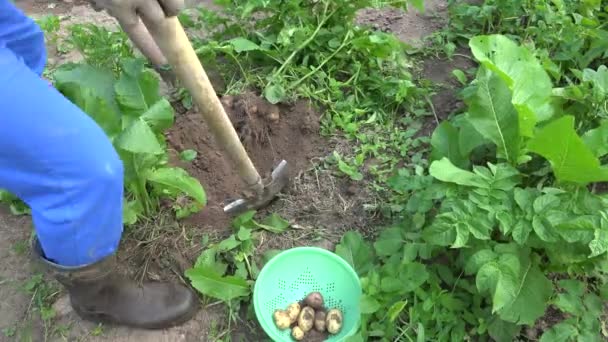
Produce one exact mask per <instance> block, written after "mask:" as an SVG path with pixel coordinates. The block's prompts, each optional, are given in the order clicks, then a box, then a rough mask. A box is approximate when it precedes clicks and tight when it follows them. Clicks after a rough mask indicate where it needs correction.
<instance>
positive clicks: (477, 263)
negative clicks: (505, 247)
mask: <svg viewBox="0 0 608 342" xmlns="http://www.w3.org/2000/svg"><path fill="white" fill-rule="evenodd" d="M497 257H498V255H497V254H496V253H495V252H494V251H493V250H491V249H482V250H480V251H478V252H476V253H475V254H473V255H472V256H471V257H470V258H469V259H468V260H467V263H466V265H465V267H464V270H465V272H466V274H475V273H477V272H478V271H479V269H480V268H481V266H483V265H485V264H487V263H489V262H490V261H493V260H495V259H496V258H497Z"/></svg>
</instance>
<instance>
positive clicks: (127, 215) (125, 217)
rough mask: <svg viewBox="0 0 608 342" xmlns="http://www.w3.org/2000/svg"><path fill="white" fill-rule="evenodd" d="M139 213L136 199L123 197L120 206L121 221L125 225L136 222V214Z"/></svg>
mask: <svg viewBox="0 0 608 342" xmlns="http://www.w3.org/2000/svg"><path fill="white" fill-rule="evenodd" d="M139 213H140V210H139V206H138V203H137V201H127V200H126V199H125V201H124V205H123V207H122V221H123V223H124V224H125V225H127V226H130V225H132V224H134V223H135V222H137V216H138V214H139Z"/></svg>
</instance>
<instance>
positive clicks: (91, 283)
mask: <svg viewBox="0 0 608 342" xmlns="http://www.w3.org/2000/svg"><path fill="white" fill-rule="evenodd" d="M33 247H34V248H33V250H34V254H35V256H36V257H37V259H39V260H40V261H41V262H42V263H43V264H44V265H45V266H46V268H48V269H49V270H50V271H51V273H52V274H53V276H54V277H55V279H57V281H59V282H60V283H61V284H62V285H63V286H65V288H66V289H67V291H68V293H69V294H70V301H71V303H72V307H73V308H74V310H75V311H76V313H78V315H79V316H80V317H82V318H83V319H85V320H90V321H94V322H97V323H109V324H118V325H124V326H130V327H135V328H145V329H164V328H168V327H171V326H175V325H179V324H182V323H184V322H186V321H188V320H190V318H192V317H193V316H194V314H195V313H196V311H197V310H198V298H197V296H196V295H195V294H194V293H193V292H192V291H190V289H189V288H187V287H185V286H182V285H178V284H172V283H160V282H147V283H143V284H139V283H137V282H135V281H133V280H131V279H128V278H127V277H125V276H123V275H120V274H116V273H117V272H116V270H117V267H116V266H117V265H116V257H115V256H111V257H108V258H106V259H104V260H101V261H99V262H97V263H95V264H92V265H89V266H85V267H78V268H73V267H63V266H60V265H57V264H55V263H53V262H51V261H49V260H47V259H46V258H44V256H43V253H42V249H41V247H40V244H39V243H38V241H35V242H34V246H33Z"/></svg>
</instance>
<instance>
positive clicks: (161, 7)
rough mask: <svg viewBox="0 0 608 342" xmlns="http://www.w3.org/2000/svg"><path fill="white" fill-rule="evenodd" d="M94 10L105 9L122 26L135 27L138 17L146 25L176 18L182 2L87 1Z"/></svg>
mask: <svg viewBox="0 0 608 342" xmlns="http://www.w3.org/2000/svg"><path fill="white" fill-rule="evenodd" d="M89 1H90V2H91V3H92V5H93V7H94V8H95V9H96V10H102V9H105V10H106V11H108V13H109V14H110V15H111V16H113V17H115V18H116V19H118V21H119V22H120V24H121V25H122V26H123V27H124V26H133V25H137V23H138V21H139V19H140V17H141V19H144V21H145V22H146V23H147V24H154V23H159V22H161V21H162V20H163V19H164V18H166V17H172V16H176V15H177V14H178V13H179V12H180V11H181V10H182V9H183V8H184V0H89Z"/></svg>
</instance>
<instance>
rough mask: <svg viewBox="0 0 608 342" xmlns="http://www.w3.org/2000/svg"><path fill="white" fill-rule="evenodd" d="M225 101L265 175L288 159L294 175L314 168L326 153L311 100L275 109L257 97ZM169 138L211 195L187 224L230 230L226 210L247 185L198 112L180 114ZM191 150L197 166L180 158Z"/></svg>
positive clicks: (247, 95)
mask: <svg viewBox="0 0 608 342" xmlns="http://www.w3.org/2000/svg"><path fill="white" fill-rule="evenodd" d="M221 102H222V104H223V105H224V108H225V110H226V112H227V113H228V115H229V116H230V119H231V121H232V123H233V125H234V127H235V128H236V130H237V133H238V134H239V137H240V139H241V141H242V142H243V144H244V146H245V148H246V150H247V152H248V153H249V155H250V158H251V159H252V161H253V163H254V165H255V166H256V167H257V169H258V172H260V175H261V176H262V177H267V176H269V175H270V172H271V171H272V170H273V169H274V167H276V166H277V165H278V163H279V162H280V161H281V160H283V159H285V160H286V161H287V162H288V166H289V171H290V175H291V176H292V177H293V176H294V175H296V174H298V172H299V171H301V170H302V169H304V168H305V167H307V166H309V163H310V162H309V160H310V159H312V158H313V157H316V156H319V155H322V154H324V153H327V148H325V147H324V141H323V139H322V138H321V137H320V135H319V114H318V113H317V112H316V111H315V110H314V109H313V108H312V106H311V105H310V104H308V103H307V102H297V103H295V104H292V105H281V106H275V105H272V104H270V103H268V102H267V101H265V100H264V99H262V98H261V97H259V96H257V95H255V94H253V93H244V94H241V95H238V96H224V97H222V98H221ZM167 140H168V142H169V145H170V149H171V154H172V157H173V158H172V159H173V160H172V162H173V163H175V164H176V165H178V166H180V167H183V168H184V169H186V170H188V171H189V172H190V174H191V175H192V176H193V177H196V178H198V179H199V180H200V182H201V184H202V185H203V187H204V188H205V191H206V192H207V197H208V205H207V207H206V208H205V209H203V210H202V211H201V212H199V213H197V214H195V215H193V216H191V217H190V218H188V219H187V220H186V223H188V224H193V225H196V226H197V227H200V228H203V227H204V228H207V229H214V230H222V229H225V228H226V227H227V226H228V225H229V223H230V221H231V218H230V217H229V216H228V215H226V214H224V211H223V207H224V205H225V201H226V200H230V199H236V198H239V197H241V193H242V191H243V190H244V186H243V185H242V183H241V180H240V178H239V175H238V174H237V173H236V171H235V170H234V169H233V168H232V165H231V164H230V161H229V160H228V158H227V157H226V156H224V155H223V151H222V149H221V148H220V146H219V145H218V144H217V143H216V142H215V140H214V138H213V136H212V135H211V133H210V132H209V130H208V128H207V125H206V124H205V123H204V122H203V120H202V117H201V116H200V114H199V113H198V112H197V111H196V110H190V111H187V112H185V113H183V114H179V115H178V116H177V119H176V123H175V125H174V126H173V128H172V129H171V130H170V131H169V133H168V134H167ZM186 149H193V150H195V151H197V152H198V154H197V157H196V159H195V160H193V161H192V162H189V163H187V162H183V161H180V160H179V158H177V155H178V154H179V152H181V151H183V150H186Z"/></svg>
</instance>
